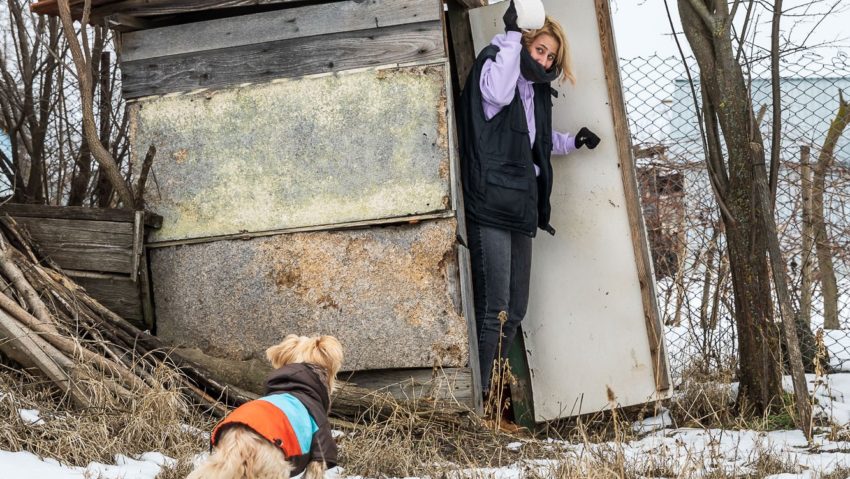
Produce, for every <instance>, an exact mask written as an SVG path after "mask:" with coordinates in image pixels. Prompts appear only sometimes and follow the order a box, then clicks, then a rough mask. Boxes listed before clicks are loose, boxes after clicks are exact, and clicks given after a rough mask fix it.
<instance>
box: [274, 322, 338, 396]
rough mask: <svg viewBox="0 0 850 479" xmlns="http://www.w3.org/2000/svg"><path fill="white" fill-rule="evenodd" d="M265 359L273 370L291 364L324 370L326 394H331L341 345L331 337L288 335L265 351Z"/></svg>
mask: <svg viewBox="0 0 850 479" xmlns="http://www.w3.org/2000/svg"><path fill="white" fill-rule="evenodd" d="M266 358H267V359H268V360H269V362H270V363H271V364H272V367H273V368H275V369H277V368H281V367H283V366H286V365H287V364H293V363H312V364H316V365H318V366H321V367H323V368H325V370H326V371H327V372H328V392H333V390H334V386H335V380H336V374H337V373H338V372H339V369H340V368H341V367H342V361H343V353H342V344H340V343H339V341H338V340H337V339H336V338H335V337H333V336H314V337H307V336H298V335H297V334H290V335H288V336H287V337H286V338H284V340H283V341H282V342H281V343H280V344H275V345H274V346H272V347H270V348H268V349H266Z"/></svg>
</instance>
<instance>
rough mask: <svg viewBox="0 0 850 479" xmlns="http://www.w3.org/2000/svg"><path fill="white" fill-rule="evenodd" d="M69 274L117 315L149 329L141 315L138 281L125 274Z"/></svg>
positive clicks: (137, 325)
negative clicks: (135, 281)
mask: <svg viewBox="0 0 850 479" xmlns="http://www.w3.org/2000/svg"><path fill="white" fill-rule="evenodd" d="M69 276H71V279H73V280H74V281H75V282H76V283H77V284H79V285H80V286H82V287H83V288H85V289H86V292H88V293H89V295H91V296H92V297H93V298H96V299H97V300H98V301H99V302H100V303H102V304H103V305H104V306H106V307H107V308H109V310H111V311H112V312H114V313H116V314H118V316H121V317H122V318H124V319H126V320H127V321H129V322H130V323H132V324H133V325H134V326H136V327H137V328H139V329H142V330H146V329H149V326H147V325H146V324H145V321H144V316H143V315H142V303H141V300H140V297H139V286H138V283H134V282H133V281H131V280H130V278H128V277H126V276H124V277H122V276H107V275H99V276H95V275H91V276H77V275H74V274H73V273H72V274H70V275H69Z"/></svg>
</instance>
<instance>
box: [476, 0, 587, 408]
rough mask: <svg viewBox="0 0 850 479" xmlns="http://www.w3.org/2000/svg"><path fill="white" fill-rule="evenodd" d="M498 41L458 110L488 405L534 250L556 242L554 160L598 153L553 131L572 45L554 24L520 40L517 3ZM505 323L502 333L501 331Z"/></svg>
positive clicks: (522, 308)
mask: <svg viewBox="0 0 850 479" xmlns="http://www.w3.org/2000/svg"><path fill="white" fill-rule="evenodd" d="M502 19H503V20H504V23H505V33H504V34H499V35H496V36H495V37H494V38H493V41H492V42H491V44H490V45H488V46H487V47H486V48H484V50H482V51H481V53H480V54H479V55H478V58H477V59H476V61H475V64H474V66H473V68H472V71H471V72H470V74H469V77H468V78H467V83H466V87H465V88H464V90H463V94H462V95H461V101H460V112H461V118H460V144H461V156H462V165H463V166H462V169H463V171H462V177H463V192H464V202H465V207H466V217H467V233H468V239H469V250H470V256H471V262H472V275H473V291H474V297H475V322H476V325H477V330H478V357H479V363H480V367H481V382H482V385H483V388H484V394H485V398H486V397H487V394H488V392H489V389H490V375H491V370H492V368H493V363H494V360H495V359H496V354H497V351H499V350H501V352H502V357H505V356H506V355H507V351H508V348H509V347H510V345H511V343H512V342H513V339H514V335H515V334H516V330H517V327H518V326H519V323H520V321H522V319H523V317H524V316H525V312H526V308H527V306H528V288H529V280H530V273H531V240H532V238H533V237H534V236H535V234H536V233H537V228H538V227H539V228H541V229H543V230H545V231H547V232H549V233H550V234H553V235H554V234H555V229H554V228H552V226H551V225H550V224H549V214H550V205H549V195H550V194H551V192H552V165H551V163H550V155H551V154H552V153H555V154H558V155H566V154H568V153H570V152H572V151H574V150H576V149H577V148H581V147H582V146H587V147H588V148H591V149H592V148H595V147H596V145H598V144H599V137H597V136H596V135H595V134H593V132H591V131H590V130H588V129H587V128H582V129H581V130H579V132H578V134H577V135H576V136H572V135H570V134H569V133H561V132H557V131H553V130H552V95H556V94H557V92H555V91H554V90H552V89H551V87H550V82H551V81H553V80H555V79H557V78H559V77H560V78H561V79H562V80H563V79H569V80H570V81H571V82H572V83H573V84H574V83H575V77H574V75H573V73H572V70H571V65H570V54H569V45H568V44H567V39H566V35H564V31H563V29H562V28H561V26H560V24H558V22H556V21H555V20H553V19H551V18H550V17H546V22H545V24H544V25H543V27H542V28H540V29H537V30H530V31H526V32H525V33H522V32H521V31H520V29H519V27H518V26H517V13H516V8H515V7H514V4H513V0H511V3H510V6H509V7H508V10H507V11H506V12H505V15H504V17H502ZM500 317H501V318H502V319H503V320H504V324H502V321H500Z"/></svg>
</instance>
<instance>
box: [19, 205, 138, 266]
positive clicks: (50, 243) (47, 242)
mask: <svg viewBox="0 0 850 479" xmlns="http://www.w3.org/2000/svg"><path fill="white" fill-rule="evenodd" d="M15 220H16V221H17V222H18V223H19V224H20V225H22V226H23V227H25V228H26V230H27V231H28V232H29V233H30V235H31V236H32V239H33V240H34V241H35V242H36V243H38V245H39V247H40V249H41V251H42V252H43V253H44V254H46V255H47V256H49V257H50V258H51V259H53V260H54V261H56V263H57V264H59V266H61V267H62V268H68V269H75V270H88V271H103V272H110V273H124V274H130V272H131V271H132V257H131V255H132V252H133V224H132V223H119V222H113V221H90V220H67V219H56V218H31V217H26V216H16V217H15Z"/></svg>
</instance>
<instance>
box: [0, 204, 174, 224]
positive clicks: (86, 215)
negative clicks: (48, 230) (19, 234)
mask: <svg viewBox="0 0 850 479" xmlns="http://www.w3.org/2000/svg"><path fill="white" fill-rule="evenodd" d="M0 214H8V215H9V216H12V217H14V218H17V217H19V216H26V217H30V218H56V219H66V220H92V221H114V222H118V223H132V222H133V221H134V218H135V212H134V211H133V210H128V209H119V208H85V207H82V206H47V205H25V204H19V203H6V204H3V205H0ZM145 225H146V226H150V227H153V228H159V227H160V226H162V217H161V216H159V215H155V214H153V213H148V212H145Z"/></svg>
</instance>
